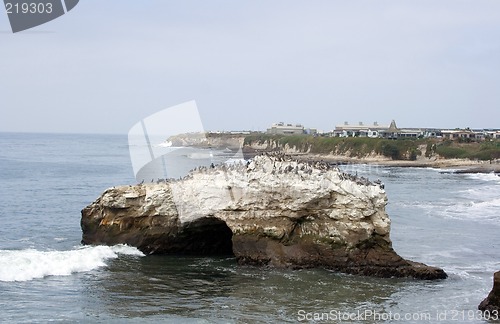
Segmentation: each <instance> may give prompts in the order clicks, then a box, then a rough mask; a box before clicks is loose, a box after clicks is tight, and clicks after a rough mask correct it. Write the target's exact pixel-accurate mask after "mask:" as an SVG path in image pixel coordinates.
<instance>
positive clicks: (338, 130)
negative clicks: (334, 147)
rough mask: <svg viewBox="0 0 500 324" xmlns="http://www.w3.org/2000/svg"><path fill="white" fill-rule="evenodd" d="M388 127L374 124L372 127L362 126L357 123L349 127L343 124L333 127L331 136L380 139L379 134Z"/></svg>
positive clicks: (347, 124) (345, 123)
mask: <svg viewBox="0 0 500 324" xmlns="http://www.w3.org/2000/svg"><path fill="white" fill-rule="evenodd" d="M387 128H388V126H382V125H379V124H378V123H377V122H374V123H373V125H364V124H363V122H359V124H358V125H349V123H348V122H344V125H337V126H335V130H334V131H333V135H334V136H336V137H372V138H374V137H380V132H381V131H383V130H385V129H387Z"/></svg>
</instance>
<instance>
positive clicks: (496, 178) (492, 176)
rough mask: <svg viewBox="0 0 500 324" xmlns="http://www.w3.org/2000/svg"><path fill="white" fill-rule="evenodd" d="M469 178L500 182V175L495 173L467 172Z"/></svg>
mask: <svg viewBox="0 0 500 324" xmlns="http://www.w3.org/2000/svg"><path fill="white" fill-rule="evenodd" d="M467 177H468V178H471V179H474V180H482V181H493V182H497V183H500V176H498V175H497V174H495V173H493V172H492V173H472V174H467Z"/></svg>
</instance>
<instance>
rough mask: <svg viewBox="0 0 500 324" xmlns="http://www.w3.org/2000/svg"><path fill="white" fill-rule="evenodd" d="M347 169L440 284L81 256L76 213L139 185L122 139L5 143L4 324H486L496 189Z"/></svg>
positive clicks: (186, 260)
mask: <svg viewBox="0 0 500 324" xmlns="http://www.w3.org/2000/svg"><path fill="white" fill-rule="evenodd" d="M225 154H226V153H224V152H218V153H217V152H215V157H214V159H215V160H217V159H219V160H223V159H225V158H227V156H226V155H225ZM185 158H187V159H190V160H191V161H190V162H189V163H192V164H193V166H194V165H196V164H197V163H199V162H200V161H197V159H196V156H191V157H190V156H189V155H187V156H185ZM343 168H344V169H347V170H348V171H350V172H358V174H360V175H365V176H368V177H369V178H371V179H376V178H380V179H381V180H382V181H383V182H384V183H385V184H386V191H387V194H388V197H389V204H388V206H387V211H388V213H389V215H390V217H391V219H392V233H391V237H392V241H393V244H394V248H395V250H396V251H397V252H398V253H399V254H400V255H402V256H403V257H405V258H409V259H411V260H415V261H420V262H424V263H427V264H430V265H435V266H439V267H442V268H444V269H445V270H446V272H447V273H448V274H449V278H448V279H446V280H442V281H417V280H411V279H378V278H368V277H359V276H350V275H344V274H339V273H334V272H331V271H327V270H323V269H310V270H299V271H291V270H276V269H263V268H256V267H247V266H238V265H237V264H236V262H235V260H234V259H233V258H227V257H226V258H221V257H212V258H208V257H204V258H199V257H198V258H197V257H173V256H143V255H142V254H141V253H140V252H139V251H137V250H136V249H134V248H131V247H127V246H116V247H104V246H97V247H83V246H81V245H80V239H81V230H80V210H81V209H82V208H83V207H85V206H86V205H88V204H89V203H91V202H92V201H93V200H95V199H96V198H97V197H98V196H99V195H100V194H101V193H102V191H104V190H105V189H106V188H108V187H112V186H114V185H118V184H133V183H135V182H136V181H135V179H134V175H133V171H132V167H131V163H130V158H129V153H128V145H127V137H126V136H110V135H51V134H11V133H0V181H1V182H0V322H9V323H19V322H21V323H22V322H49V321H54V322H106V323H107V322H116V323H123V322H133V323H135V322H158V321H160V322H179V323H185V322H193V323H211V322H217V323H218V322H229V323H238V322H249V323H250V322H251V323H253V322H261V323H264V322H265V323H267V322H296V321H299V320H305V321H309V320H316V321H317V322H321V321H322V320H324V321H325V322H328V321H330V322H340V321H341V322H351V323H383V322H388V323H399V322H413V323H423V322H429V323H430V322H432V323H436V322H440V323H464V322H467V323H482V322H487V321H485V320H483V319H482V318H481V317H480V315H479V313H477V311H476V309H477V305H478V304H479V303H480V302H481V300H482V299H483V298H484V297H485V296H486V295H487V294H488V292H489V291H490V289H491V285H492V275H493V272H494V271H497V270H500V253H499V251H500V249H499V246H498V242H499V240H498V237H499V233H500V178H499V177H498V176H495V175H492V174H485V175H457V174H443V173H440V171H442V170H435V169H419V168H386V167H376V166H364V165H358V166H343ZM490 322H491V321H490ZM496 322H498V321H496Z"/></svg>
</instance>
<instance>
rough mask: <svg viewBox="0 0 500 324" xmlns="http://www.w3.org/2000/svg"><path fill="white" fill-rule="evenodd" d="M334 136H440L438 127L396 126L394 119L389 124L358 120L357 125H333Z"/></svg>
mask: <svg viewBox="0 0 500 324" xmlns="http://www.w3.org/2000/svg"><path fill="white" fill-rule="evenodd" d="M334 136H337V137H372V138H376V137H378V138H388V139H397V138H430V137H440V136H442V134H441V130H440V129H435V128H398V126H397V125H396V121H394V120H393V121H391V124H390V125H389V126H383V125H379V124H378V123H377V122H375V123H373V125H364V124H363V123H362V122H360V123H359V124H358V125H349V123H347V122H345V123H344V125H339V126H336V127H335V130H334Z"/></svg>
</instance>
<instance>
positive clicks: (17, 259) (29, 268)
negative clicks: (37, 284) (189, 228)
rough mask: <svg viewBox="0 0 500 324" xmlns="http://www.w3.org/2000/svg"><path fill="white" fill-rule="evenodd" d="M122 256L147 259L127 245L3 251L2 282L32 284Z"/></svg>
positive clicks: (0, 274)
mask: <svg viewBox="0 0 500 324" xmlns="http://www.w3.org/2000/svg"><path fill="white" fill-rule="evenodd" d="M119 254H124V255H132V256H144V254H143V253H142V252H140V251H139V250H137V249H136V248H133V247H130V246H126V245H116V246H111V247H110V246H86V247H79V248H77V249H75V250H69V251H39V250H35V249H27V250H0V281H29V280H33V279H37V278H44V277H46V276H68V275H70V274H72V273H76V272H86V271H91V270H94V269H97V268H100V267H103V266H105V265H106V261H107V260H110V259H115V258H117V257H118V255H119Z"/></svg>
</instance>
